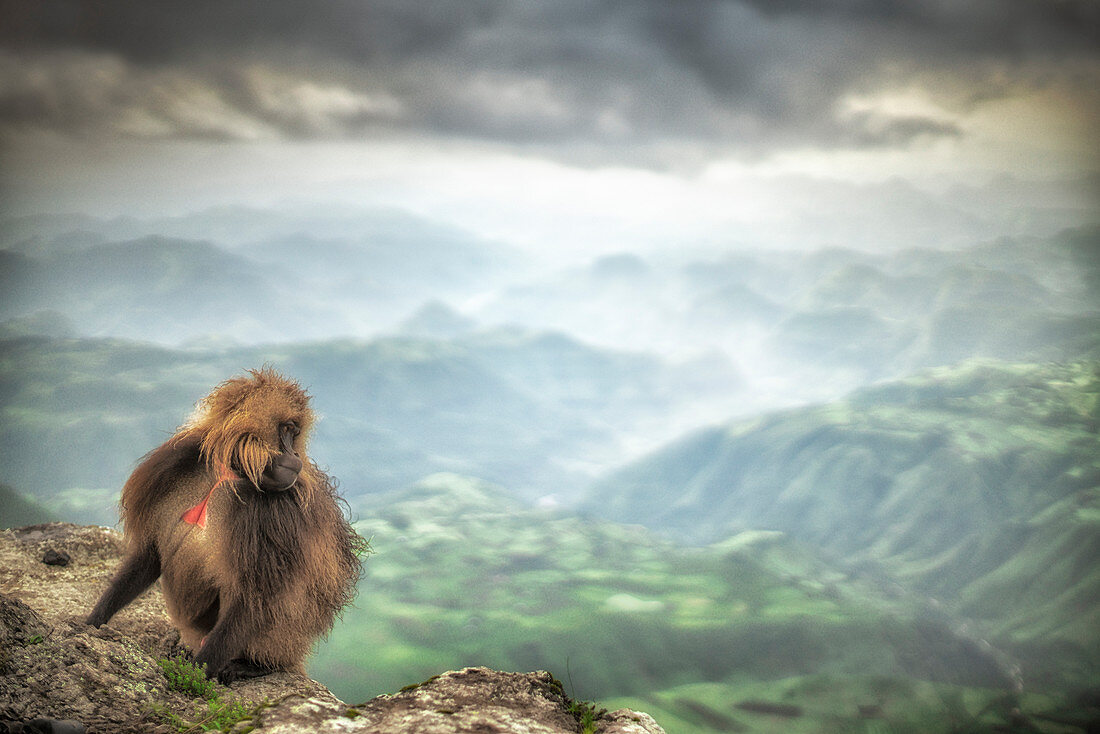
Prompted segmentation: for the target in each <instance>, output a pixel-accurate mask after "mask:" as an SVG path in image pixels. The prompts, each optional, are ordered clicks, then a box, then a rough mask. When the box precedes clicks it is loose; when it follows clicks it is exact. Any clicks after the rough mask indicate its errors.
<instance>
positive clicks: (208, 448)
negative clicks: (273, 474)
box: [88, 369, 365, 679]
mask: <svg viewBox="0 0 1100 734" xmlns="http://www.w3.org/2000/svg"><path fill="white" fill-rule="evenodd" d="M290 421H293V422H294V423H295V424H296V425H297V426H298V427H299V428H300V430H301V432H300V433H299V434H298V435H297V436H296V437H295V438H294V441H293V447H294V452H295V453H296V454H297V456H298V457H299V458H300V459H301V461H302V468H301V471H300V472H299V474H298V478H297V481H295V483H294V485H293V486H292V487H291V488H290V489H288V490H286V491H266V492H265V491H263V490H262V489H261V488H260V485H261V477H262V475H263V473H264V470H265V467H267V466H268V465H269V463H270V462H271V461H272V460H273V459H275V458H277V457H278V456H279V455H280V452H281V449H280V443H279V426H280V425H281V424H285V423H288V422H290ZM313 423H314V415H313V413H312V411H311V410H310V408H309V397H308V395H307V394H306V393H305V391H304V390H302V388H301V387H300V386H299V385H298V384H297V383H296V382H293V381H291V380H288V379H286V378H284V377H282V376H281V375H279V374H277V373H276V372H274V371H272V370H270V369H264V370H258V371H255V370H254V371H252V372H251V373H250V375H249V376H247V377H237V378H233V379H231V380H227V381H226V382H223V383H222V384H221V385H218V386H217V387H216V388H215V389H214V390H213V391H212V392H211V393H210V395H208V396H207V397H206V398H205V399H204V400H203V401H202V402H201V403H200V404H199V406H198V409H197V411H196V413H195V415H194V416H193V417H192V419H191V420H190V421H189V422H188V423H187V424H185V425H184V426H183V427H181V428H180V429H179V431H178V432H177V433H176V434H175V435H174V436H172V437H171V438H170V439H169V440H168V441H166V442H165V443H164V444H163V445H161V446H160V447H158V448H156V449H154V450H153V451H152V452H150V453H149V454H148V455H147V456H146V457H145V458H144V460H143V461H142V463H141V464H140V465H139V466H138V467H137V469H136V470H135V471H134V473H133V474H132V475H131V477H130V479H129V480H128V481H127V482H126V485H125V486H124V487H123V490H122V501H121V507H122V519H123V523H124V528H125V534H126V538H127V542H128V547H129V556H128V558H127V560H126V561H125V562H124V564H123V568H122V570H120V572H119V574H118V576H117V577H116V579H115V581H114V582H113V583H112V586H111V588H109V589H108V591H107V592H106V593H105V594H104V596H103V598H102V599H101V600H100V602H99V604H98V605H97V606H96V609H95V610H94V611H93V612H92V615H91V616H90V617H89V620H88V621H89V623H92V624H101V623H103V622H105V621H107V619H109V618H110V616H111V615H112V614H113V613H114V612H115V611H117V609H118V608H121V607H122V606H124V605H125V604H126V603H128V602H129V601H130V600H132V599H133V598H134V597H135V596H136V595H137V593H140V591H141V590H142V589H144V586H141V584H145V586H147V585H148V583H152V579H155V578H156V573H157V572H159V573H160V574H161V579H162V582H161V583H162V588H163V590H164V597H165V602H166V604H167V606H168V612H169V616H170V617H171V619H172V621H173V623H174V624H175V625H176V626H177V627H178V628H179V630H180V633H181V635H182V637H183V641H184V643H185V644H186V645H187V646H189V647H190V648H191V649H192V650H193V651H195V652H196V653H197V654H196V660H197V661H199V662H204V663H206V664H207V666H208V672H209V673H210V674H211V675H215V674H217V675H218V676H219V677H222V678H229V679H232V678H233V677H243V675H246V674H241V675H240V676H235V674H234V673H233V672H232V666H231V665H230V663H233V662H234V661H246V662H248V663H250V664H253V665H254V666H257V667H259V668H261V669H264V670H270V669H287V670H294V671H299V672H301V670H302V662H303V660H304V658H305V657H306V655H308V654H309V651H310V649H311V648H312V645H313V642H314V641H315V640H316V638H317V637H318V636H319V635H322V634H325V633H326V632H327V631H328V630H329V629H330V628H331V626H332V624H333V621H334V620H335V617H336V615H337V614H338V613H339V611H340V609H342V608H343V607H344V606H345V605H346V604H348V603H349V602H350V601H351V599H352V597H353V595H354V590H355V584H356V582H357V581H358V578H359V572H360V566H359V559H358V555H359V554H360V553H361V552H362V550H363V549H364V548H365V543H364V541H363V540H362V539H361V538H360V537H359V536H358V535H357V534H356V533H355V531H354V530H353V529H352V528H351V526H350V525H349V524H348V522H347V520H346V519H345V518H344V516H343V513H342V512H341V510H340V507H339V505H338V499H339V498H338V497H337V495H336V490H335V487H334V485H333V482H332V480H331V479H330V478H329V477H328V476H327V475H326V474H325V473H324V472H323V471H321V470H320V469H319V468H318V467H317V466H316V464H314V463H313V461H312V460H310V459H309V457H308V456H307V455H306V443H307V438H308V432H309V429H310V428H311V427H312V425H313ZM223 466H228V467H230V468H231V469H232V470H233V471H234V472H236V474H237V475H238V476H239V479H238V480H237V481H235V482H231V483H227V484H225V485H222V486H219V487H217V488H215V490H214V491H213V493H212V494H210V500H209V504H208V506H207V510H208V515H207V524H206V527H205V528H201V527H199V526H197V525H193V524H189V523H186V522H184V521H183V520H181V517H182V515H183V513H184V512H185V511H186V510H188V509H189V508H191V507H194V506H195V505H196V504H198V503H200V502H201V501H202V500H203V499H204V498H205V497H206V496H207V494H208V493H210V489H211V487H213V486H214V485H215V483H216V482H217V478H218V470H219V468H220V467H223ZM150 576H151V577H152V579H149V578H148V577H150ZM138 586H141V588H137V587H138ZM135 589H137V590H136V592H135ZM204 638H205V643H204ZM251 674H252V675H254V674H256V672H255V671H254V672H252V673H251Z"/></svg>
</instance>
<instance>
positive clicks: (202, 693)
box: [157, 655, 218, 701]
mask: <svg viewBox="0 0 1100 734" xmlns="http://www.w3.org/2000/svg"><path fill="white" fill-rule="evenodd" d="M157 664H158V665H160V669H161V670H163V671H164V677H165V678H167V679H168V687H169V688H171V689H172V690H174V691H179V692H180V693H186V694H187V695H189V696H194V697H195V698H205V699H206V700H208V701H212V700H214V699H215V698H217V696H218V685H217V684H216V683H215V682H214V681H212V680H210V679H209V678H207V677H206V666H204V665H196V664H195V663H193V662H191V661H190V660H188V659H187V658H185V657H184V656H183V655H176V656H175V657H173V658H167V659H161V660H158V661H157Z"/></svg>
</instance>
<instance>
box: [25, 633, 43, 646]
mask: <svg viewBox="0 0 1100 734" xmlns="http://www.w3.org/2000/svg"><path fill="white" fill-rule="evenodd" d="M42 640H43V637H42V635H34V636H32V637H28V638H27V644H28V645H41V644H42Z"/></svg>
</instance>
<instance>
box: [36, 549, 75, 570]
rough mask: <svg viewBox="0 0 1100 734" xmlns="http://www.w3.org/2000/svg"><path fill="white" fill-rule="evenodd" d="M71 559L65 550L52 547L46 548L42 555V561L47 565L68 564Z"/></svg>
mask: <svg viewBox="0 0 1100 734" xmlns="http://www.w3.org/2000/svg"><path fill="white" fill-rule="evenodd" d="M72 560H73V559H72V557H71V556H70V555H69V554H68V553H66V552H65V551H57V550H54V549H53V548H47V549H46V552H45V553H44V554H43V555H42V562H43V563H45V564H46V565H47V566H68V565H69V564H70V563H71V562H72Z"/></svg>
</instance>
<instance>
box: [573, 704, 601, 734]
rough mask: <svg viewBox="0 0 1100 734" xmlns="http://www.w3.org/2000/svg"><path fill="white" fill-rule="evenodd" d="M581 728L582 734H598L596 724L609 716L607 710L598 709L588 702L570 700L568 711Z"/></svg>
mask: <svg viewBox="0 0 1100 734" xmlns="http://www.w3.org/2000/svg"><path fill="white" fill-rule="evenodd" d="M566 710H567V711H569V713H570V714H571V715H572V716H573V718H574V719H576V720H577V723H578V724H580V726H581V734H596V722H597V721H599V720H600V719H602V718H603V717H604V716H606V715H607V709H598V708H596V704H594V703H590V702H588V701H576V700H570V701H569V705H568V708H567V709H566Z"/></svg>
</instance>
